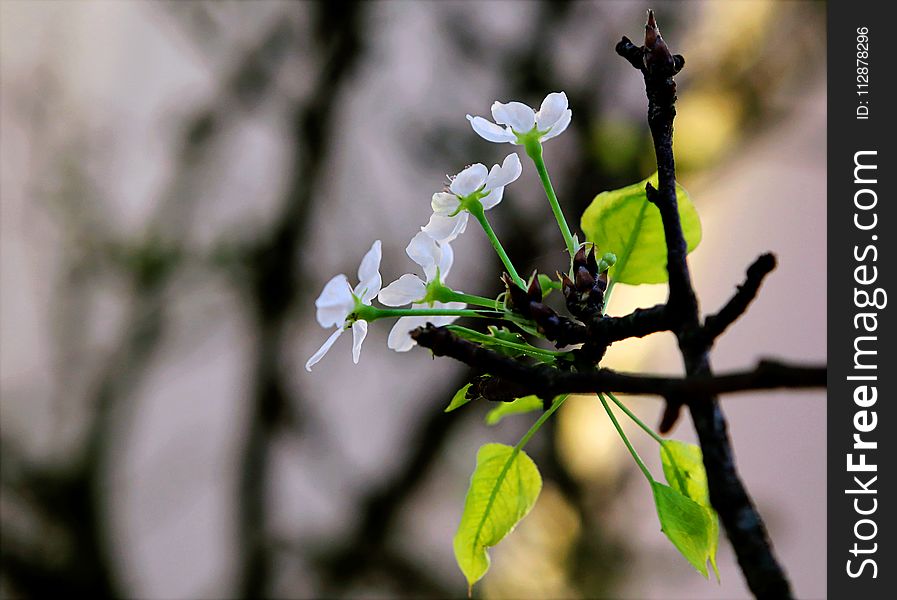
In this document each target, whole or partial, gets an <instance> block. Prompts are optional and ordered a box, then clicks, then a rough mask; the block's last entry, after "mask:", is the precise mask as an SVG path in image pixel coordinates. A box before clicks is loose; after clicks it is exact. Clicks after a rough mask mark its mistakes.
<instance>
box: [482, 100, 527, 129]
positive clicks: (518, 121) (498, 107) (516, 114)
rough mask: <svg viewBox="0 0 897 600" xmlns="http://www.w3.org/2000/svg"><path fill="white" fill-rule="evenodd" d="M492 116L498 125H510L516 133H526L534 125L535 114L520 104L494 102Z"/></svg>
mask: <svg viewBox="0 0 897 600" xmlns="http://www.w3.org/2000/svg"><path fill="white" fill-rule="evenodd" d="M492 116H493V117H494V118H495V122H496V123H498V124H499V125H510V126H511V129H513V130H514V132H516V133H527V132H528V131H530V130H531V129H532V128H533V125H535V124H536V113H535V112H534V111H533V109H531V108H530V107H529V106H527V105H526V104H523V103H522V102H508V103H507V104H503V103H501V102H494V103H493V104H492Z"/></svg>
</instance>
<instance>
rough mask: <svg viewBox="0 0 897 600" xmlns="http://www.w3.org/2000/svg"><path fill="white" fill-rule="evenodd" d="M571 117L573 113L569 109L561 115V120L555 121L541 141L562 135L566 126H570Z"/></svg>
mask: <svg viewBox="0 0 897 600" xmlns="http://www.w3.org/2000/svg"><path fill="white" fill-rule="evenodd" d="M572 117H573V111H571V110H570V109H569V108H568V109H567V110H566V111H564V114H563V115H561V118H560V119H558V120H557V123H555V124H554V125H552V126H551V129H550V130H549V131H548V133H546V134H545V135H543V136H542V141H543V142H544V141H545V140H550V139H551V138H553V137H557V136H559V135H561V134H562V133H564V130H565V129H567V126H568V125H569V124H570V119H571V118H572Z"/></svg>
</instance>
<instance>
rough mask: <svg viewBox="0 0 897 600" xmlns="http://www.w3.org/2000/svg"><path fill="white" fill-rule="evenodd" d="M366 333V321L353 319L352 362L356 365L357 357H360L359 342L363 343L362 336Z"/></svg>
mask: <svg viewBox="0 0 897 600" xmlns="http://www.w3.org/2000/svg"><path fill="white" fill-rule="evenodd" d="M367 334H368V322H367V321H355V322H354V323H352V362H354V363H355V364H356V365H357V364H358V359H359V358H361V344H362V343H364V338H365V337H366V336H367Z"/></svg>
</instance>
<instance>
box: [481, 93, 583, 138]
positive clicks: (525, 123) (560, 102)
mask: <svg viewBox="0 0 897 600" xmlns="http://www.w3.org/2000/svg"><path fill="white" fill-rule="evenodd" d="M568 106H569V104H568V102H567V94H565V93H564V92H552V93H550V94H548V95H547V96H545V100H543V101H542V106H541V107H540V108H539V110H538V111H535V110H533V109H532V108H530V107H529V106H527V105H526V104H523V103H522V102H508V103H507V104H505V103H502V102H498V101H496V102H494V103H493V104H492V118H493V119H494V120H495V123H493V122H492V121H488V120H486V119H484V118H483V117H473V116H471V115H467V120H468V121H470V125H471V127H473V130H474V131H475V132H477V134H479V136H480V137H482V138H483V139H486V140H488V141H490V142H496V143H505V142H508V143H511V144H521V145H522V144H523V141H522V140H521V139H520V136H525V135H527V134H530V133H535V135H536V137H537V138H538V139H539V140H541V141H543V142H544V141H546V140H550V139H551V138H553V137H557V136H559V135H560V134H561V133H563V132H564V130H565V129H567V126H568V125H570V119H571V117H572V116H573V111H571V110H570V109H569V108H568Z"/></svg>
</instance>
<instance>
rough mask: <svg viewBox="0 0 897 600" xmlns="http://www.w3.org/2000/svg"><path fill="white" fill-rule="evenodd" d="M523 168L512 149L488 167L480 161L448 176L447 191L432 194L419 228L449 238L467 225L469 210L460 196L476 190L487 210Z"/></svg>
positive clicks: (438, 237) (441, 239) (443, 240)
mask: <svg viewBox="0 0 897 600" xmlns="http://www.w3.org/2000/svg"><path fill="white" fill-rule="evenodd" d="M522 170H523V167H522V166H521V165H520V158H518V157H517V155H516V154H514V153H511V154H509V155H508V156H506V157H505V160H504V161H503V162H502V164H501V165H493V166H492V169H490V170H488V171H487V170H486V166H485V165H483V164H481V163H477V164H475V165H471V166H469V167H467V168H466V169H464V170H463V171H461V172H460V173H458V174H457V175H455V176H454V177H452V178H451V181H452V182H451V184H450V185H449V191H448V192H437V193H435V194H433V201H432V203H431V205H432V207H433V215H432V216H431V217H430V221H429V222H428V223H427V224H426V225H425V226H424V227H421V231H424V232H426V234H427V235H429V236H430V237H431V238H433V239H434V240H436V241H437V242H440V243H447V242H451V241H452V240H454V239H455V238H456V237H458V236H459V235H461V234H462V233H463V232H464V230H465V229H466V228H467V220H468V217H469V213H468V212H467V211H466V210H464V209H463V208H462V206H461V202H462V200H464V199H465V198H467V197H468V196H472V195H474V194H476V195H477V196H478V199H479V201H480V203H481V204H482V205H483V209H484V210H489V209H490V208H492V207H494V206H495V205H497V204H498V203H499V202H501V199H502V196H503V195H504V191H505V186H506V185H508V184H510V183H512V182H514V181H516V180H517V178H518V177H520V173H521V171H522Z"/></svg>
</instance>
